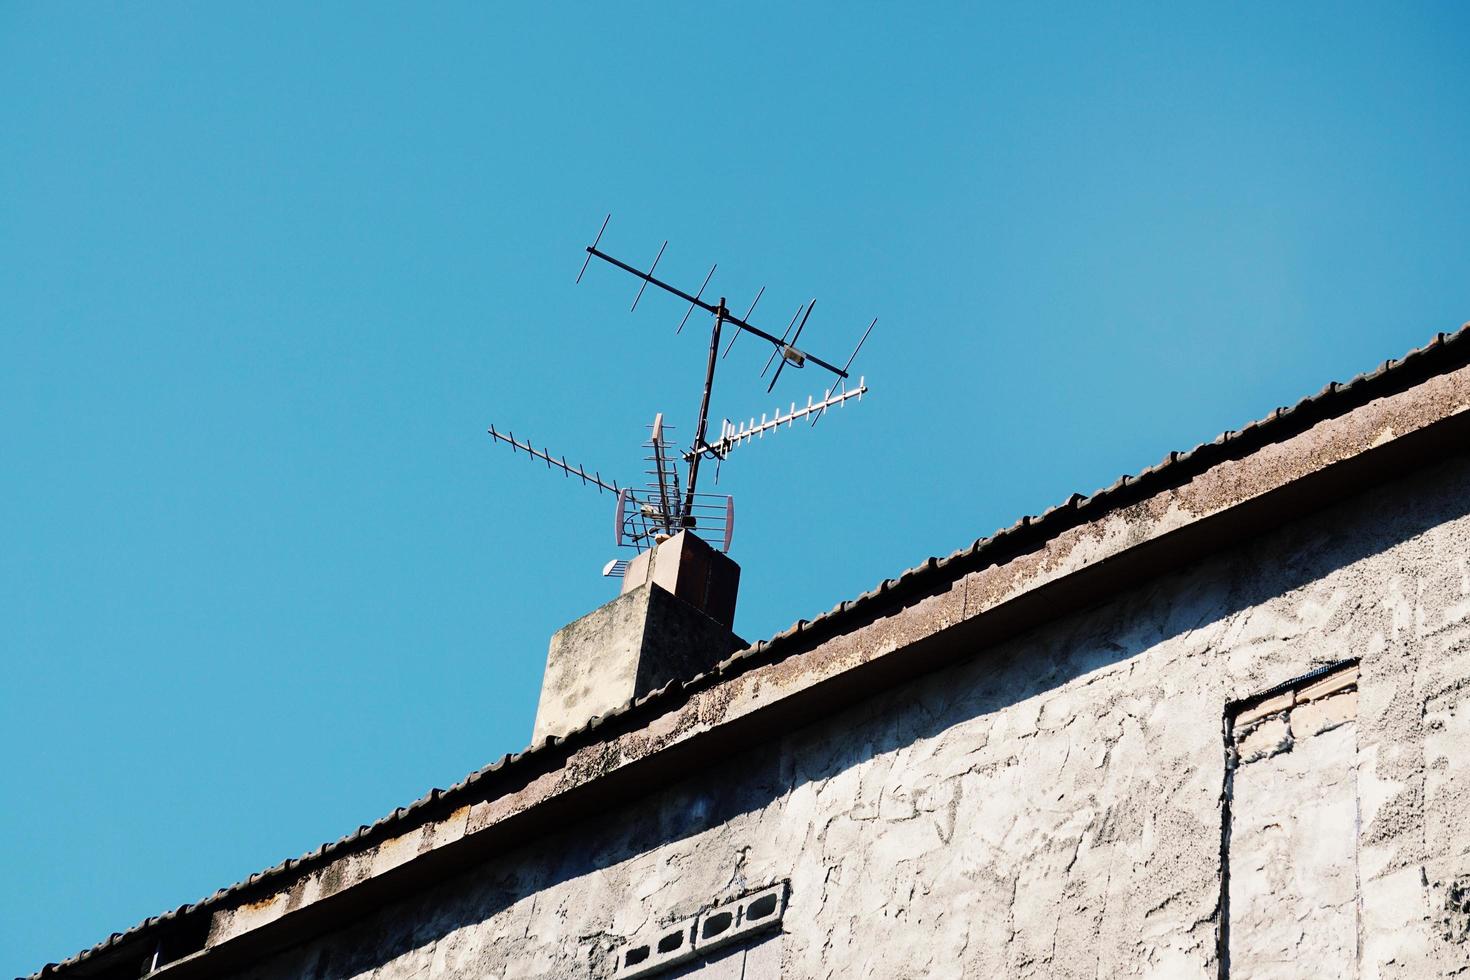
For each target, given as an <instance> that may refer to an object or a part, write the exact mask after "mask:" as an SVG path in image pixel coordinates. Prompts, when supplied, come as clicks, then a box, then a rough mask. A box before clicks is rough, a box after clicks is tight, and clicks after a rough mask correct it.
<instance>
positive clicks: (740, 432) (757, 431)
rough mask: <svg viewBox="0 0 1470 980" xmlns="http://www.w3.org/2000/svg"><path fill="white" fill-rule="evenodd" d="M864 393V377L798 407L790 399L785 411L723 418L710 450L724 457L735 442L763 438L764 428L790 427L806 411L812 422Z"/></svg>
mask: <svg viewBox="0 0 1470 980" xmlns="http://www.w3.org/2000/svg"><path fill="white" fill-rule="evenodd" d="M867 393H868V386H867V385H866V384H864V383H863V379H861V378H859V379H858V384H857V387H856V388H847V387H845V386H844V387H843V388H842V389H841V390H839V391H838V392H836V393H835V394H834V393H833V392H832V391H831V390H828V391H827V393H826V394H825V395H824V396H823V397H822V400H821V401H815V400H814V399H813V396H811V395H808V396H807V399H806V404H805V405H802V406H801V407H799V408H798V407H797V404H796V402H792V403H791V407H790V408H788V409H787V410H786V411H784V412H783V411H781V410H780V409H776V410H775V411H773V412H771V414H770V415H769V416H767V415H762V416H761V420H760V421H759V422H757V421H756V420H755V419H754V418H752V419H751V420H750V421H749V422H741V423H740V424H739V425H735V424H734V423H732V422H731V421H730V420H729V419H726V420H725V424H724V425H723V426H721V428H720V438H719V439H717V440H716V441H715V442H713V443H712V444H711V445H710V447H709V448H710V452H712V453H714V454H715V455H716V456H718V457H720V458H721V459H724V458H725V457H726V456H728V455H730V450H732V449H734V448H735V447H736V446H741V445H744V444H745V443H747V442H750V440H752V439H763V438H765V435H766V433H767V432H771V431H774V430H776V429H779V428H781V426H783V425H784V426H786V427H787V428H790V427H791V425H792V424H793V423H794V422H795V421H796V420H797V419H801V418H806V417H807V416H808V415H811V416H812V421H814V422H815V421H816V420H817V419H819V418H821V417H822V413H823V412H825V411H827V409H829V408H841V407H842V406H843V405H845V404H846V403H847V400H848V399H849V398H856V399H857V400H858V401H862V400H863V396H864V395H866V394H867Z"/></svg>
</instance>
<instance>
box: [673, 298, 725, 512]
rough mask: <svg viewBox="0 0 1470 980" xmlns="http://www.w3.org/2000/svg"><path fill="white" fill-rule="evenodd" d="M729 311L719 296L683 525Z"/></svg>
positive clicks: (691, 504) (689, 509)
mask: <svg viewBox="0 0 1470 980" xmlns="http://www.w3.org/2000/svg"><path fill="white" fill-rule="evenodd" d="M729 315H730V311H729V310H727V309H726V308H725V297H723V296H721V297H720V305H719V306H717V307H715V328H714V330H713V331H711V332H710V335H709V363H708V364H707V365H705V369H704V397H702V398H700V400H699V425H698V426H697V427H696V428H695V430H694V447H693V455H692V457H691V458H690V460H689V490H688V496H687V497H686V498H685V502H684V526H685V527H688V526H690V524H691V522H692V521H693V520H694V517H693V514H694V483H695V481H696V480H698V479H699V458H700V457H701V456H703V455H704V451H705V449H706V448H708V447H707V446H706V445H705V442H704V430H705V427H706V426H708V425H709V393H710V389H712V388H713V387H714V386H715V363H716V361H717V360H718V358H719V354H720V328H721V327H723V326H724V325H725V318H726V317H727V316H729Z"/></svg>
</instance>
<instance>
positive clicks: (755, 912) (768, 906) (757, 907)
mask: <svg viewBox="0 0 1470 980" xmlns="http://www.w3.org/2000/svg"><path fill="white" fill-rule="evenodd" d="M774 911H776V896H775V895H762V896H761V897H760V898H758V899H756V900H755V901H753V902H751V903H750V904H749V905H747V906H745V921H746V922H749V921H750V920H751V919H764V918H765V917H766V916H768V915H770V914H771V913H772V912H774Z"/></svg>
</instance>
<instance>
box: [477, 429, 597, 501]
mask: <svg viewBox="0 0 1470 980" xmlns="http://www.w3.org/2000/svg"><path fill="white" fill-rule="evenodd" d="M489 432H490V438H492V439H495V440H496V441H498V442H503V443H505V444H506V445H508V446H510V449H511V452H515V451H517V450H524V451H525V452H527V453H529V454H530V455H531V457H532V458H533V459H540V460H545V462H546V465H547V466H548V467H554V468H556V469H559V470H561V471H563V473H564V475H566V476H575V477H578V478H580V479H581V481H582V482H583V483H590V484H592V485H593V486H595V487H596V488H597V492H598V493H601V492H602V491H604V490H607V491H609V492H610V493H618V492H619V491H620V489H621V488H620V487H619V486H618V482H617V481H616V480H614V481H612V482H611V483H609V482H607V481H606V480H604V479H603V478H602V474H601V473H598V472H597V471H596V470H593V471H592V472H591V473H588V472H587V471H586V470H585V469H583V468H582V467H581V466H573V465H572V464H570V463H568V462H567V460H566V457H565V456H563V457H562V458H561V459H557V458H556V457H554V456H552V455H551V454H550V453H549V452H547V451H545V450H541V449H537V448H536V447H535V446H533V445H531V443H530V442H529V441H527V442H521V441H519V440H518V439H516V437H515V433H505V432H496V431H495V426H493V425H492V426H490V429H489Z"/></svg>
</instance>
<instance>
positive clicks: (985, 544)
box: [18, 323, 1470, 980]
mask: <svg viewBox="0 0 1470 980" xmlns="http://www.w3.org/2000/svg"><path fill="white" fill-rule="evenodd" d="M1467 361H1470V323H1466V324H1465V325H1464V326H1462V327H1461V328H1460V329H1459V330H1457V331H1455V332H1454V333H1440V334H1437V335H1436V336H1435V337H1434V338H1433V339H1432V340H1430V341H1429V343H1427V344H1425V345H1424V346H1422V347H1418V348H1415V349H1414V350H1411V351H1409V352H1408V353H1407V354H1405V355H1404V356H1403V357H1402V358H1399V359H1397V360H1395V359H1389V360H1387V361H1384V362H1383V363H1382V364H1380V365H1379V366H1378V367H1377V368H1376V369H1374V370H1373V371H1369V372H1366V373H1363V374H1359V375H1357V376H1356V377H1354V378H1353V379H1351V380H1350V381H1348V382H1347V383H1345V384H1341V383H1338V382H1336V381H1334V382H1331V383H1329V384H1328V385H1326V386H1325V387H1324V388H1322V390H1321V391H1319V392H1317V393H1316V394H1314V395H1308V396H1307V397H1305V398H1303V399H1301V400H1300V401H1298V402H1297V403H1296V404H1295V405H1293V406H1291V407H1289V408H1286V407H1281V408H1277V409H1275V410H1274V411H1272V412H1271V413H1270V414H1268V415H1266V416H1265V417H1264V418H1261V419H1257V420H1255V421H1253V422H1250V423H1248V424H1247V425H1245V426H1244V427H1243V428H1241V429H1239V430H1232V431H1227V432H1224V433H1221V434H1220V435H1218V436H1216V437H1215V438H1214V439H1213V440H1211V441H1210V442H1205V443H1200V444H1199V445H1197V446H1195V447H1194V448H1193V449H1190V450H1188V451H1186V452H1182V453H1181V452H1171V453H1169V454H1168V455H1167V456H1165V457H1164V458H1163V459H1162V460H1160V461H1159V462H1158V463H1157V464H1155V465H1154V466H1151V467H1149V468H1148V469H1145V470H1143V471H1142V472H1140V473H1139V474H1137V475H1136V476H1133V475H1128V474H1125V475H1123V476H1121V477H1119V478H1118V479H1117V480H1115V481H1114V482H1113V483H1112V484H1111V485H1109V486H1107V487H1105V488H1103V489H1101V490H1098V491H1096V492H1095V493H1093V494H1092V495H1091V496H1083V495H1082V494H1080V493H1074V494H1072V495H1071V496H1070V497H1069V498H1067V500H1066V501H1065V502H1063V503H1060V504H1057V505H1056V506H1053V507H1050V508H1048V509H1047V510H1045V511H1043V512H1042V513H1041V514H1040V515H1039V516H1034V517H1033V516H1026V517H1022V518H1021V519H1020V520H1018V521H1016V523H1014V524H1012V525H1011V526H1010V527H1007V528H1002V529H1000V530H998V531H996V532H995V533H994V534H992V535H990V536H989V537H985V538H979V539H977V540H975V541H974V542H973V543H972V544H970V545H968V546H966V547H964V548H961V549H959V550H957V551H955V552H953V553H952V554H950V555H948V556H947V557H944V558H936V557H930V558H926V559H925V560H924V561H923V562H921V563H920V564H918V565H916V566H914V567H913V568H910V569H908V570H906V571H905V572H903V573H902V574H901V575H899V576H898V578H896V579H892V578H890V579H884V580H883V581H882V582H880V583H879V584H878V585H877V586H876V587H874V588H873V589H870V590H868V591H867V592H864V593H863V594H862V595H859V596H858V597H857V598H856V599H851V600H846V601H843V602H839V603H838V604H837V605H835V606H833V607H832V608H831V609H830V610H828V611H827V612H825V613H822V614H820V615H818V616H817V617H816V618H815V619H813V620H810V621H808V620H804V619H802V620H797V621H796V622H795V623H793V624H792V625H791V626H789V627H788V628H786V629H785V630H782V631H781V632H780V633H777V634H776V635H775V636H773V637H771V638H770V639H769V640H759V641H757V642H755V643H753V644H751V645H750V646H749V647H746V648H745V649H744V650H741V651H738V652H736V653H734V654H732V655H731V656H730V657H728V658H726V659H725V660H724V661H722V662H721V663H720V664H718V665H717V666H716V667H715V668H714V670H712V671H710V672H708V673H705V674H700V675H698V676H696V677H693V678H690V679H689V680H687V681H682V682H674V683H671V684H669V685H667V686H665V687H662V688H659V689H658V690H655V691H650V692H649V693H648V694H645V695H643V696H642V697H640V698H635V699H632V700H629V701H627V702H625V703H623V704H622V705H620V706H619V707H617V708H614V709H613V710H611V711H609V712H607V713H606V714H603V715H599V716H597V717H595V718H593V719H591V720H590V721H589V722H587V724H585V725H583V726H582V727H581V728H579V729H576V730H575V731H572V732H570V733H568V734H567V735H565V736H561V737H554V738H549V739H546V740H544V741H543V742H541V743H539V744H537V745H533V746H531V747H529V748H527V749H525V750H524V751H522V752H517V753H513V754H508V755H505V756H502V757H501V758H500V759H499V761H497V762H494V763H492V764H490V765H488V766H485V767H484V768H481V769H479V770H476V771H475V772H472V773H470V774H469V775H468V776H466V777H465V778H464V779H462V780H460V781H459V782H457V783H455V784H454V785H453V786H450V787H449V788H448V789H438V788H436V789H433V790H430V791H429V793H428V794H427V795H425V796H423V797H421V798H420V799H418V800H415V801H414V802H413V803H411V804H409V805H408V806H406V807H399V808H397V809H395V810H394V811H393V812H392V813H390V814H388V815H387V816H385V817H383V818H381V819H379V820H377V821H376V822H374V823H372V824H364V825H363V826H361V827H359V828H358V829H357V830H356V831H354V832H353V833H351V834H348V835H347V836H345V837H342V838H340V839H339V840H336V841H333V842H330V843H324V844H322V845H320V846H319V847H317V848H316V849H315V850H313V851H310V852H308V853H306V854H303V855H301V856H300V857H297V858H291V859H289V860H286V861H282V862H281V863H280V864H277V865H276V866H274V867H272V868H268V869H266V870H265V871H259V872H256V873H255V874H252V875H251V876H250V877H249V878H246V879H245V880H244V881H240V882H236V883H235V884H233V885H230V886H228V887H226V888H221V889H219V890H218V891H216V892H215V893H214V894H212V895H210V896H208V897H207V898H204V899H201V900H200V901H198V902H194V903H192V904H187V905H181V906H179V907H178V908H176V909H173V910H171V911H168V912H164V913H162V914H160V915H156V916H153V917H151V918H148V919H145V920H144V921H143V922H140V923H138V924H137V925H135V926H133V927H132V928H130V929H128V930H126V931H125V932H115V933H113V934H112V935H111V936H109V937H108V938H107V939H104V940H103V941H102V942H100V943H97V944H96V945H95V946H92V947H90V948H88V949H85V950H83V951H81V952H79V953H77V954H76V955H75V956H71V957H69V958H67V959H65V960H62V961H61V962H59V963H48V964H46V965H45V966H43V967H42V968H41V969H40V970H38V971H36V972H35V973H33V974H31V975H30V977H28V978H25V980H42V978H45V977H51V976H56V975H58V974H60V973H63V972H65V971H66V970H68V969H69V968H71V967H74V966H76V965H78V964H80V963H82V962H84V961H86V960H88V959H91V958H92V957H95V956H97V955H99V954H101V953H104V952H106V951H107V950H108V949H111V948H113V947H115V946H118V945H120V944H121V943H123V942H126V941H128V940H131V939H134V938H137V937H140V936H141V935H142V934H143V933H145V932H148V931H150V930H153V929H155V928H158V927H162V926H164V925H167V924H168V923H171V922H176V921H178V920H179V919H181V918H184V917H192V916H195V915H201V914H208V913H210V912H211V911H212V910H213V909H214V907H216V906H218V905H222V904H223V903H224V902H225V900H226V899H231V898H236V897H242V896H243V895H244V894H245V893H247V892H248V891H250V890H252V889H255V888H260V887H262V886H263V885H264V884H265V883H267V882H270V881H272V880H273V879H276V878H279V877H281V876H283V875H286V874H289V873H292V872H296V871H299V870H301V869H303V868H307V867H311V866H314V865H316V864H317V863H319V862H323V861H326V860H329V859H335V858H336V857H337V856H338V855H339V853H341V852H344V851H348V850H350V849H352V847H353V846H354V845H361V844H363V843H364V842H366V841H369V840H376V839H377V838H378V837H380V836H382V835H384V834H385V833H387V832H388V830H389V829H390V828H391V829H392V830H393V832H394V833H395V834H396V833H401V832H402V828H400V827H399V825H400V824H402V823H404V822H413V821H418V820H422V819H426V818H427V817H428V816H429V814H430V813H431V812H432V811H436V810H438V809H440V808H445V809H450V808H453V807H454V806H457V805H461V802H462V801H461V800H460V797H462V796H465V795H467V794H469V793H470V791H471V790H472V789H480V790H481V792H482V793H483V788H482V787H480V783H481V782H482V781H484V780H485V779H487V778H489V777H492V776H497V775H503V774H506V773H509V772H510V771H511V770H513V769H516V768H518V767H519V766H520V765H521V764H522V763H524V762H526V760H532V761H541V760H545V761H548V762H549V761H550V760H551V758H552V757H554V756H555V755H557V754H559V753H570V752H571V751H572V750H573V749H575V748H580V747H582V746H583V745H584V744H587V743H590V742H592V741H595V740H596V738H597V737H599V732H600V730H601V729H603V728H604V727H606V726H608V725H609V724H610V723H612V722H614V721H622V722H624V723H628V722H632V721H635V720H637V717H639V716H642V715H644V714H656V713H661V711H662V710H665V709H666V708H671V707H675V706H676V699H677V698H680V697H681V696H687V695H688V694H690V693H693V692H694V691H697V690H702V689H704V688H706V687H709V686H711V685H713V684H717V683H719V682H721V681H723V680H725V679H727V678H729V677H732V676H735V675H737V674H740V673H742V672H744V671H746V670H750V669H752V668H753V667H756V666H759V665H762V664H765V663H770V662H774V661H776V660H778V659H780V658H782V657H784V656H787V655H789V654H790V653H793V652H795V646H796V644H795V642H794V641H796V640H798V639H809V638H810V637H811V635H812V634H814V633H816V634H819V636H818V638H820V634H823V633H827V634H830V633H835V632H837V631H838V630H839V628H840V627H841V626H842V625H843V624H844V620H847V619H849V618H855V617H856V616H858V615H859V614H867V613H869V612H876V608H875V607H877V606H878V605H879V603H880V601H882V602H885V603H889V604H891V603H893V602H895V601H901V600H902V599H903V598H904V597H906V596H907V595H910V594H913V593H915V592H916V591H919V590H921V589H923V588H924V587H925V586H926V585H927V584H928V580H930V579H935V582H934V583H933V584H935V585H939V584H943V583H944V582H946V581H949V580H953V579H954V578H956V577H958V576H960V575H963V574H966V573H968V572H970V571H972V570H974V569H975V568H977V567H985V566H986V565H988V564H998V563H999V562H1001V561H1004V560H1008V559H1009V558H1010V557H1012V556H1013V555H1014V554H1017V553H1024V552H1025V551H1028V550H1031V549H1032V548H1034V547H1036V546H1037V545H1039V544H1040V543H1042V542H1044V541H1046V540H1047V539H1049V538H1051V537H1054V536H1055V535H1057V534H1060V533H1061V532H1062V531H1065V530H1067V529H1068V528H1070V527H1074V526H1076V525H1078V524H1081V523H1085V522H1087V521H1090V520H1094V519H1095V518H1096V517H1098V516H1101V515H1102V514H1103V513H1106V512H1108V511H1110V510H1113V509H1115V508H1119V507H1122V506H1126V505H1127V504H1129V503H1131V502H1133V501H1135V500H1138V499H1142V498H1145V497H1148V496H1151V495H1152V494H1154V493H1157V492H1159V491H1160V490H1163V489H1166V488H1167V486H1168V484H1169V483H1170V481H1183V480H1186V479H1188V478H1190V477H1192V476H1193V475H1194V474H1196V473H1199V472H1202V471H1203V470H1205V469H1208V468H1209V467H1211V466H1214V465H1216V464H1217V463H1220V462H1224V461H1226V460H1228V459H1235V458H1240V457H1242V456H1245V455H1249V454H1250V453H1252V452H1254V451H1256V450H1257V449H1259V448H1261V447H1262V446H1266V445H1270V444H1271V443H1273V442H1279V441H1281V440H1283V439H1286V438H1288V437H1289V436H1291V435H1294V434H1295V433H1297V432H1301V431H1304V430H1306V429H1308V428H1310V427H1311V426H1313V425H1315V424H1316V423H1318V422H1320V421H1322V420H1323V419H1326V418H1332V417H1335V416H1338V415H1342V414H1345V413H1347V412H1349V411H1352V410H1353V409H1354V408H1356V407H1358V406H1360V405H1363V404H1366V403H1368V402H1370V401H1372V400H1374V399H1376V398H1380V397H1383V396H1385V395H1387V394H1391V393H1393V392H1395V391H1402V390H1406V389H1407V388H1410V387H1413V386H1414V385H1415V384H1418V383H1420V382H1422V381H1424V380H1427V379H1428V378H1432V377H1435V376H1437V375H1440V374H1444V373H1446V372H1448V371H1451V370H1454V369H1455V368H1457V367H1460V366H1462V365H1463V364H1464V363H1466V362H1467ZM665 702H667V704H665ZM553 749H556V750H559V753H558V752H553V751H552V750H553ZM476 795H480V794H476ZM18 980H20V978H18Z"/></svg>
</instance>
